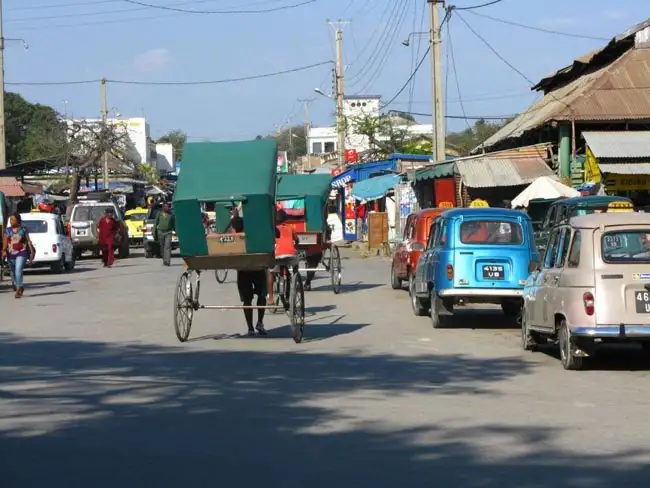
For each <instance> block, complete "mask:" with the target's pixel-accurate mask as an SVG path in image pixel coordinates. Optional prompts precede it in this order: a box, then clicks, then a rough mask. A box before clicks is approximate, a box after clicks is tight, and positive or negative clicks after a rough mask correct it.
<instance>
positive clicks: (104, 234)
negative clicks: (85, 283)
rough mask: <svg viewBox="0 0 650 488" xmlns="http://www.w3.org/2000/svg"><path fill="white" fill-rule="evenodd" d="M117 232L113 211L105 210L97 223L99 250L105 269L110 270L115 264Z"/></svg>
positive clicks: (110, 209)
mask: <svg viewBox="0 0 650 488" xmlns="http://www.w3.org/2000/svg"><path fill="white" fill-rule="evenodd" d="M119 230H120V229H119V227H118V223H117V221H116V220H115V218H114V217H113V209H112V208H107V209H106V212H105V213H104V216H103V217H102V218H101V219H99V222H97V234H98V236H99V239H98V240H99V249H100V251H101V253H102V263H104V267H105V268H110V267H111V266H113V263H114V262H115V236H116V235H117V234H118V232H119Z"/></svg>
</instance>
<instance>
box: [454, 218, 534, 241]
mask: <svg viewBox="0 0 650 488" xmlns="http://www.w3.org/2000/svg"><path fill="white" fill-rule="evenodd" d="M460 241H461V242H462V243H463V244H480V245H487V246H490V245H492V246H500V245H518V244H521V243H522V242H523V232H522V229H521V225H519V223H518V222H514V221H512V220H469V221H465V222H463V223H462V224H460Z"/></svg>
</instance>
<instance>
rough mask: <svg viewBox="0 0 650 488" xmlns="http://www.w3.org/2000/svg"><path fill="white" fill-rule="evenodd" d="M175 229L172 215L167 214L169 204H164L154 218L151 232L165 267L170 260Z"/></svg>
mask: <svg viewBox="0 0 650 488" xmlns="http://www.w3.org/2000/svg"><path fill="white" fill-rule="evenodd" d="M175 229H176V221H175V219H174V215H173V214H171V213H170V212H169V204H167V203H165V204H163V206H162V209H161V210H160V213H159V214H158V216H157V217H156V221H155V222H154V225H153V232H154V235H155V236H156V239H157V241H158V245H159V246H160V255H161V257H162V260H163V264H164V265H165V266H169V265H170V264H171V260H172V233H173V232H174V230H175Z"/></svg>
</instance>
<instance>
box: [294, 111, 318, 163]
mask: <svg viewBox="0 0 650 488" xmlns="http://www.w3.org/2000/svg"><path fill="white" fill-rule="evenodd" d="M298 101H299V102H300V103H304V104H305V158H309V155H310V154H311V148H310V142H309V130H310V129H311V116H310V112H309V108H310V105H311V102H313V101H314V99H313V98H303V99H298ZM305 158H303V159H302V161H303V162H302V164H301V165H300V172H301V173H304V172H305V162H304V161H305Z"/></svg>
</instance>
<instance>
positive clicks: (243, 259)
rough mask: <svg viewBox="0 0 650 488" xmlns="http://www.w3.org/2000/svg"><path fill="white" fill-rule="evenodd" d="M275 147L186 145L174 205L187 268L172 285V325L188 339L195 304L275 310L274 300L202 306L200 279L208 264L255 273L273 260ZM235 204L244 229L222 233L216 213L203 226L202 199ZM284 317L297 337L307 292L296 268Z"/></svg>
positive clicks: (259, 144) (256, 144) (268, 142)
mask: <svg viewBox="0 0 650 488" xmlns="http://www.w3.org/2000/svg"><path fill="white" fill-rule="evenodd" d="M276 165H277V145H276V143H275V141H273V140H255V141H244V142H201V143H187V144H186V145H185V147H184V149H183V171H181V172H180V174H179V176H178V181H177V182H176V190H175V193H174V200H173V208H174V214H175V217H176V233H177V235H178V240H179V247H180V253H181V257H182V258H183V260H184V261H185V265H186V268H187V269H186V270H185V271H184V272H183V273H182V274H181V276H180V277H179V279H178V283H177V286H176V295H175V307H174V312H175V314H174V326H175V330H176V336H177V337H178V339H179V340H180V341H181V342H185V341H186V340H187V338H188V337H189V334H190V329H191V325H192V318H193V314H194V312H195V311H197V310H199V309H211V310H232V309H244V308H247V309H260V308H265V309H274V308H275V307H274V306H272V305H268V306H264V307H260V306H254V305H250V306H242V305H202V304H201V303H200V302H199V291H200V277H201V272H202V271H205V270H212V271H214V270H219V269H234V270H238V271H246V270H249V271H252V270H262V269H268V268H271V267H273V266H274V264H275V253H274V251H275V197H276V187H277V175H276ZM205 203H214V204H215V205H228V206H240V208H241V213H242V217H243V219H244V231H243V232H238V233H235V232H226V228H227V226H228V222H227V221H226V218H225V217H224V215H221V218H219V214H218V215H217V219H216V222H215V223H214V225H213V226H211V227H210V228H206V226H205V223H204V218H203V212H202V205H203V204H205ZM288 308H289V310H288V314H289V318H290V320H291V329H292V335H293V337H294V340H296V342H300V340H302V335H303V329H304V323H305V305H304V290H303V286H302V280H301V277H300V274H299V273H296V274H295V275H294V276H293V277H292V282H291V292H290V304H289V307H288Z"/></svg>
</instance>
